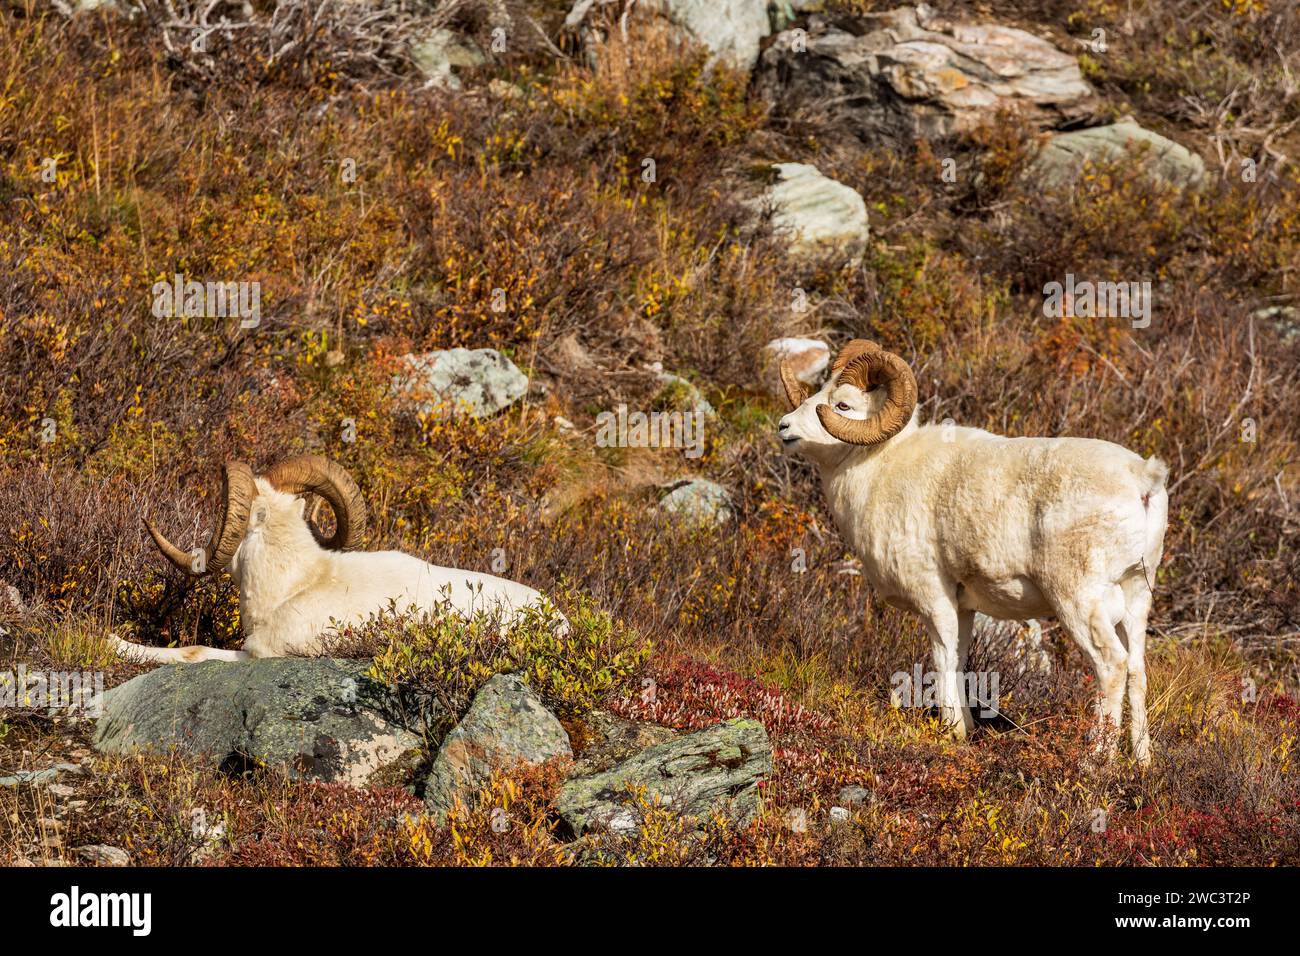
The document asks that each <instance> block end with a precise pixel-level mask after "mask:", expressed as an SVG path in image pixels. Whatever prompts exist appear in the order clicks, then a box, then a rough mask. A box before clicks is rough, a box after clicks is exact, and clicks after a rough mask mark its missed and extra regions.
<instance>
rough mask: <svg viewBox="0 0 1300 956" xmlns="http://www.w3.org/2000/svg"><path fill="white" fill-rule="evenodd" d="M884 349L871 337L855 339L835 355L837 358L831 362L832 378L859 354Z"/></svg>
mask: <svg viewBox="0 0 1300 956" xmlns="http://www.w3.org/2000/svg"><path fill="white" fill-rule="evenodd" d="M882 351H884V350H883V349H882V348H881V347H880V346H879V345H877V344H876V343H875V342H872V341H871V340H870V339H853V340H852V341H850V342H849V343H848V344H847V345H845V346H844V348H842V349H840V351H839V354H838V355H836V356H835V360H834V361H833V362H831V378H835V377H836V376H838V375H839V374H840V372H841V371H843V370H844V367H845V366H846V365H848V364H849V363H850V362H852V361H853V360H854V359H855V358H857V357H858V356H860V355H865V354H867V353H869V352H882Z"/></svg>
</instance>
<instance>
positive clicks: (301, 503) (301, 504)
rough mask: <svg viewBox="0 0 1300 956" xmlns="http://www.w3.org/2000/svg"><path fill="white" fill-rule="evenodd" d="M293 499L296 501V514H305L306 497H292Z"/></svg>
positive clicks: (300, 515)
mask: <svg viewBox="0 0 1300 956" xmlns="http://www.w3.org/2000/svg"><path fill="white" fill-rule="evenodd" d="M293 500H294V502H296V504H295V505H294V507H296V508H297V509H298V516H299V517H302V516H303V515H305V514H306V513H307V499H306V498H295V499H293Z"/></svg>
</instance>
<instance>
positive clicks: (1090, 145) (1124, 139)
mask: <svg viewBox="0 0 1300 956" xmlns="http://www.w3.org/2000/svg"><path fill="white" fill-rule="evenodd" d="M1121 160H1123V161H1128V160H1131V161H1132V162H1134V163H1137V164H1138V166H1139V168H1140V169H1141V170H1142V172H1143V173H1145V174H1146V175H1147V176H1149V177H1151V178H1152V179H1154V180H1156V181H1157V182H1160V183H1163V184H1165V185H1171V186H1180V187H1181V186H1188V187H1197V186H1199V185H1200V184H1201V183H1202V182H1203V181H1204V179H1205V163H1204V162H1203V161H1202V160H1201V157H1199V156H1197V155H1196V154H1195V153H1193V152H1192V151H1191V150H1189V149H1187V148H1186V147H1184V146H1180V145H1179V144H1178V143H1175V142H1174V141H1173V140H1170V139H1165V137H1163V136H1161V135H1159V134H1158V133H1153V132H1151V131H1150V130H1148V129H1144V128H1142V127H1141V126H1139V125H1138V124H1137V123H1135V122H1134V121H1133V120H1131V119H1125V120H1121V121H1120V122H1118V123H1112V124H1111V125H1109V126H1095V127H1093V128H1091V129H1080V130H1073V131H1071V132H1068V133H1057V134H1055V135H1054V136H1052V137H1051V139H1049V140H1048V141H1047V144H1046V145H1045V146H1044V147H1043V148H1042V150H1041V151H1040V152H1039V153H1038V155H1037V156H1035V157H1034V159H1033V161H1032V162H1031V163H1030V164H1029V166H1028V167H1027V168H1026V170H1025V176H1026V178H1027V179H1030V180H1032V181H1033V182H1034V183H1036V184H1038V185H1040V186H1042V187H1044V188H1047V189H1060V188H1062V187H1065V186H1069V185H1070V184H1072V183H1074V182H1076V181H1077V180H1078V179H1079V177H1080V175H1081V174H1082V173H1083V171H1084V169H1085V167H1086V166H1087V165H1088V164H1093V165H1095V164H1098V163H1113V162H1118V161H1121Z"/></svg>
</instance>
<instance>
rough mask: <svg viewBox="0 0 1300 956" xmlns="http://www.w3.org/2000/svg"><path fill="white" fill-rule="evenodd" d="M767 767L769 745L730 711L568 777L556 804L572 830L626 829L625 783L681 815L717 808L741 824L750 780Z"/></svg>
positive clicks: (751, 802)
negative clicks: (702, 725)
mask: <svg viewBox="0 0 1300 956" xmlns="http://www.w3.org/2000/svg"><path fill="white" fill-rule="evenodd" d="M771 772H772V745H771V743H770V741H769V740H768V737H767V731H766V730H764V729H763V725H762V724H761V723H759V722H758V721H756V720H750V719H747V718H736V719H734V720H728V721H726V722H724V723H721V724H717V725H716V726H713V727H708V728H706V729H704V730H699V731H696V732H695V733H691V734H686V735H684V736H682V737H677V738H675V739H673V740H669V741H666V742H664V743H662V744H658V745H656V746H654V747H650V748H649V749H647V750H643V751H642V752H641V753H639V754H636V755H635V756H633V757H631V758H629V759H628V760H625V761H624V762H622V763H620V764H618V765H616V766H614V767H612V768H610V769H609V770H606V771H603V772H601V773H595V774H589V775H585V776H577V777H571V778H570V779H569V780H567V781H566V782H565V784H564V787H563V788H562V789H561V791H560V796H559V799H558V801H557V807H558V809H559V811H560V815H561V816H562V817H563V818H564V820H565V822H566V823H568V825H569V826H570V827H571V828H572V829H573V832H574V833H575V834H578V835H581V834H582V833H583V832H585V831H587V830H589V829H593V828H594V829H605V830H610V831H612V832H615V833H628V832H632V831H634V830H635V829H636V826H637V818H636V814H635V812H634V811H633V809H632V808H630V807H629V805H628V802H629V800H630V799H631V791H630V790H629V788H640V787H644V788H645V792H646V797H647V799H651V800H653V799H656V798H657V799H658V800H659V801H660V802H661V803H663V804H665V805H667V806H669V807H672V808H673V809H674V810H675V811H676V812H677V813H679V814H680V815H682V816H683V817H694V818H696V819H707V818H709V817H711V816H712V815H713V814H714V813H723V814H726V815H728V816H731V817H733V818H734V819H736V820H737V821H739V822H741V823H742V824H743V823H745V822H748V821H749V820H750V819H751V818H752V817H753V815H754V813H755V811H756V810H757V809H758V782H759V781H760V780H762V779H764V778H765V777H766V776H767V775H768V774H770V773H771Z"/></svg>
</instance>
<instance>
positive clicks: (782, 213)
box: [757, 163, 871, 264]
mask: <svg viewBox="0 0 1300 956" xmlns="http://www.w3.org/2000/svg"><path fill="white" fill-rule="evenodd" d="M772 171H773V172H774V173H775V174H776V182H775V183H773V184H772V186H771V187H770V188H768V190H767V191H766V192H765V193H764V194H763V197H762V199H761V200H760V202H759V203H758V204H757V205H759V206H760V207H761V208H762V209H763V210H764V211H769V212H770V213H771V216H772V232H773V234H774V235H777V236H780V237H782V238H784V239H785V240H786V242H787V244H788V248H789V250H790V253H791V254H792V255H793V256H796V257H798V258H802V259H816V260H821V259H834V260H835V262H836V264H844V263H853V262H857V261H858V260H860V259H861V258H862V252H863V250H864V249H866V247H867V239H868V237H869V236H870V234H871V230H870V228H869V224H868V220H867V204H866V202H865V201H864V200H863V198H862V197H861V196H860V195H859V194H858V193H857V192H856V191H855V190H853V189H851V188H849V187H848V186H845V185H844V184H843V183H837V182H836V181H835V180H833V179H831V178H830V177H828V176H823V175H822V174H821V173H820V172H819V171H818V169H817V167H816V166H810V165H808V164H807V163H775V164H773V166H772Z"/></svg>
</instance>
